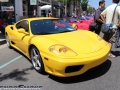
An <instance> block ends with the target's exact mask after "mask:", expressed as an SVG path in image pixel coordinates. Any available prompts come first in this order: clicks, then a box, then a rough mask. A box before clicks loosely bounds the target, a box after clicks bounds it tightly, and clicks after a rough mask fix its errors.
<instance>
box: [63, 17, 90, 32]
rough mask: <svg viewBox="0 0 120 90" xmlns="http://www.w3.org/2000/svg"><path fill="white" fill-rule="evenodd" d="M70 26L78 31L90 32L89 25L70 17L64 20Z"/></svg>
mask: <svg viewBox="0 0 120 90" xmlns="http://www.w3.org/2000/svg"><path fill="white" fill-rule="evenodd" d="M63 20H64V21H65V22H67V23H68V24H69V25H71V26H74V27H75V28H76V29H77V30H89V25H88V24H86V23H81V22H80V21H79V20H77V19H75V18H72V17H69V18H67V19H63Z"/></svg>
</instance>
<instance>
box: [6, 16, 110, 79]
mask: <svg viewBox="0 0 120 90" xmlns="http://www.w3.org/2000/svg"><path fill="white" fill-rule="evenodd" d="M6 41H7V45H8V47H9V48H11V47H12V48H15V49H17V50H18V51H20V52H22V53H23V54H24V55H26V56H27V57H28V58H29V59H30V60H31V63H32V64H33V67H34V68H35V70H36V71H38V72H39V73H43V72H47V73H49V74H52V75H55V76H59V77H70V76H76V75H80V74H83V73H85V72H86V71H87V70H89V69H91V68H93V67H96V66H98V65H100V64H102V63H103V62H105V61H106V60H107V58H108V53H109V51H110V48H111V46H110V45H109V44H108V43H107V42H106V41H104V40H103V39H102V38H101V37H99V36H98V35H97V34H95V33H93V32H90V31H86V30H75V28H73V27H71V26H70V25H69V24H67V23H65V22H64V21H62V20H60V19H58V18H48V17H37V18H27V19H23V20H20V21H18V22H17V23H15V24H14V25H8V26H7V27H6Z"/></svg>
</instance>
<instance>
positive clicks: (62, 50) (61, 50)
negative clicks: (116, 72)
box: [49, 45, 77, 56]
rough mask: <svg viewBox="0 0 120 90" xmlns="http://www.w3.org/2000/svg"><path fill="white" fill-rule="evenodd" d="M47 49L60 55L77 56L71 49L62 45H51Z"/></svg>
mask: <svg viewBox="0 0 120 90" xmlns="http://www.w3.org/2000/svg"><path fill="white" fill-rule="evenodd" d="M49 51H50V52H52V53H54V54H57V55H62V56H77V54H76V53H75V52H74V51H73V50H71V49H69V48H68V47H65V46H63V45H53V46H51V47H50V48H49Z"/></svg>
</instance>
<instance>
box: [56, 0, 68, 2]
mask: <svg viewBox="0 0 120 90" xmlns="http://www.w3.org/2000/svg"><path fill="white" fill-rule="evenodd" d="M68 1H69V0H57V2H61V3H68Z"/></svg>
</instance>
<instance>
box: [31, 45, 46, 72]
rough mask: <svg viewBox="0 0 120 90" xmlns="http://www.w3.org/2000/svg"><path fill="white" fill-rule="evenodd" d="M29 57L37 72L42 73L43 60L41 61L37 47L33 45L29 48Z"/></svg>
mask: <svg viewBox="0 0 120 90" xmlns="http://www.w3.org/2000/svg"><path fill="white" fill-rule="evenodd" d="M30 57H31V60H32V64H33V67H34V68H35V70H36V71H37V72H39V73H43V72H44V64H43V61H42V58H41V56H40V53H39V51H38V49H37V48H36V47H34V46H33V47H32V48H31V51H30Z"/></svg>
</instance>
